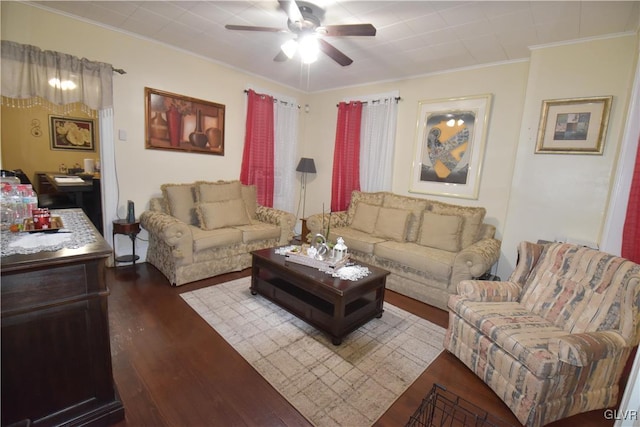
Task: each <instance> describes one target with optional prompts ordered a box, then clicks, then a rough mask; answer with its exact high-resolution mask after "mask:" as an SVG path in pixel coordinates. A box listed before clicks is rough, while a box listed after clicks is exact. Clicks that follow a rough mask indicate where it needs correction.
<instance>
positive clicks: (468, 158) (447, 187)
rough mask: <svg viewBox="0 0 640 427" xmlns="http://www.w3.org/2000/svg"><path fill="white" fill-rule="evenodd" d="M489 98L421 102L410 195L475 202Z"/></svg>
mask: <svg viewBox="0 0 640 427" xmlns="http://www.w3.org/2000/svg"><path fill="white" fill-rule="evenodd" d="M491 101H492V95H491V94H485V95H477V96H468V97H462V98H449V99H438V100H433V101H420V102H419V103H418V120H417V128H416V138H415V146H414V158H413V165H412V167H411V183H410V187H409V191H410V192H412V193H424V194H436V195H441V196H451V197H461V198H467V199H477V198H478V191H479V184H480V172H481V168H482V159H483V156H484V147H485V140H486V136H487V127H488V121H489V110H490V108H491Z"/></svg>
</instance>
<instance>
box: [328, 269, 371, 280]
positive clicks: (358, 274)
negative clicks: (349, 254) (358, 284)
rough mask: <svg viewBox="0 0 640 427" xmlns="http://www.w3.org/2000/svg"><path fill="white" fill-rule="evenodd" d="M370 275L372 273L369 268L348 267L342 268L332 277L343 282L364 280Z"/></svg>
mask: <svg viewBox="0 0 640 427" xmlns="http://www.w3.org/2000/svg"><path fill="white" fill-rule="evenodd" d="M369 274H371V271H370V270H369V268H367V267H363V266H361V265H347V266H344V267H340V268H339V269H337V270H336V271H334V272H333V273H332V274H331V275H332V276H333V277H337V278H340V279H342V280H353V281H356V280H358V279H362V278H363V277H367V276H368V275H369Z"/></svg>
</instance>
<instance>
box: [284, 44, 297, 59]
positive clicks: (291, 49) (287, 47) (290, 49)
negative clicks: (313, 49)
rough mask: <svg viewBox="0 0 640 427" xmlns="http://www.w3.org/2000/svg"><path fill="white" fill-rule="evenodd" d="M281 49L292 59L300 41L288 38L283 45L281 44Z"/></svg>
mask: <svg viewBox="0 0 640 427" xmlns="http://www.w3.org/2000/svg"><path fill="white" fill-rule="evenodd" d="M280 49H282V51H283V52H284V54H285V55H287V58H289V59H291V58H293V55H295V54H296V51H297V50H298V42H297V41H295V40H293V39H291V40H287V41H286V42H285V43H284V44H283V45H282V46H280Z"/></svg>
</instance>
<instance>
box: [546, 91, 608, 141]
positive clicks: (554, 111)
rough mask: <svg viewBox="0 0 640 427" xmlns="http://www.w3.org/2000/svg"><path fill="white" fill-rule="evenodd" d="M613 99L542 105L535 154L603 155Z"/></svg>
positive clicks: (564, 101) (574, 100) (566, 100)
mask: <svg viewBox="0 0 640 427" xmlns="http://www.w3.org/2000/svg"><path fill="white" fill-rule="evenodd" d="M612 101H613V97H612V96H598V97H593V98H568V99H551V100H545V101H542V113H541V115H540V126H539V127H538V142H537V144H536V153H548V154H602V151H603V150H604V138H605V136H606V134H607V126H608V124H609V113H610V111H611V102H612Z"/></svg>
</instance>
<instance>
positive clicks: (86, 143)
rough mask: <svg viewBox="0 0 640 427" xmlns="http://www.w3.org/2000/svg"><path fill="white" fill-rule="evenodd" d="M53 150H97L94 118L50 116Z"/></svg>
mask: <svg viewBox="0 0 640 427" xmlns="http://www.w3.org/2000/svg"><path fill="white" fill-rule="evenodd" d="M49 122H50V124H49V127H50V131H51V149H52V150H79V151H95V149H96V147H95V136H94V130H93V120H88V119H76V118H74V117H65V116H49Z"/></svg>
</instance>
